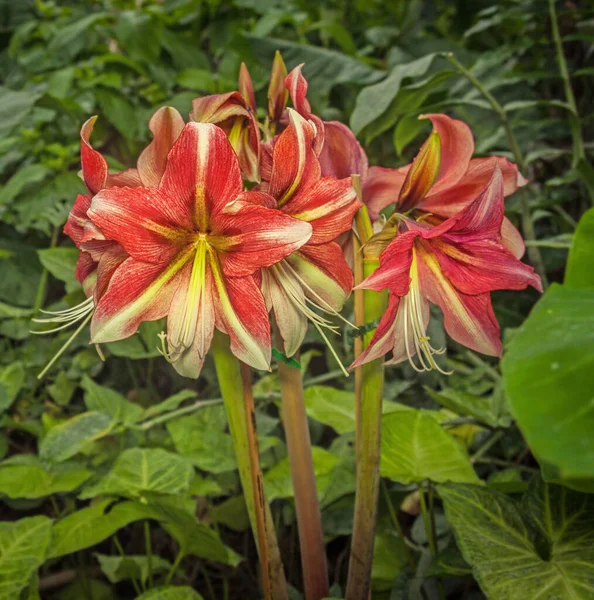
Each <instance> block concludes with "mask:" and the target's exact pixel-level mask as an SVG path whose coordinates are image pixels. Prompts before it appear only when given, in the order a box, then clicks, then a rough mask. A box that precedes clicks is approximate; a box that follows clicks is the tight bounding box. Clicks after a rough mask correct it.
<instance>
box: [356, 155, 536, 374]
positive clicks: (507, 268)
mask: <svg viewBox="0 0 594 600" xmlns="http://www.w3.org/2000/svg"><path fill="white" fill-rule="evenodd" d="M417 160H418V159H417ZM426 187H429V184H426ZM403 189H405V191H408V190H410V189H411V187H410V185H408V186H407V185H404V186H403ZM504 190H505V182H504V176H503V174H502V172H501V169H500V168H499V167H498V166H497V165H495V171H494V173H493V175H492V178H491V181H490V182H489V183H488V185H487V187H486V188H485V189H484V191H483V192H482V193H481V194H480V195H479V196H478V197H477V198H476V199H475V200H474V201H473V202H471V203H470V204H468V205H467V206H466V207H465V208H464V209H462V210H461V211H460V212H459V213H457V214H456V215H455V216H453V217H450V218H449V219H446V220H445V221H441V222H440V220H439V219H435V218H433V217H427V216H426V217H425V218H423V219H421V220H416V221H415V220H414V219H411V218H409V217H406V216H401V217H400V219H399V225H398V234H397V236H396V238H395V239H394V240H393V241H392V242H391V243H390V244H389V245H388V246H387V247H386V249H385V250H384V251H383V253H382V254H381V256H380V267H379V268H378V269H377V270H376V271H375V272H374V273H373V274H372V275H370V276H369V277H367V279H365V280H364V281H363V282H362V283H361V285H360V286H359V287H360V288H363V289H370V290H375V291H380V290H383V289H386V288H387V289H389V291H390V301H389V305H388V309H387V311H386V313H385V314H384V316H383V317H382V319H381V321H380V323H379V325H378V328H377V330H376V332H375V334H374V336H373V338H372V340H371V342H370V344H369V347H368V348H367V349H366V350H365V352H363V354H361V356H360V357H359V358H358V359H357V360H356V361H355V363H353V365H352V366H353V367H356V366H359V365H361V364H363V363H366V362H369V361H371V360H374V359H377V358H380V357H382V356H384V355H385V354H386V353H388V352H390V351H392V353H393V356H392V359H391V360H390V361H388V362H389V363H392V364H394V363H399V362H401V361H403V360H406V359H408V360H409V361H410V363H411V365H412V366H413V367H414V368H415V369H416V370H417V371H428V370H431V369H438V370H439V371H441V372H442V373H445V372H444V371H443V370H442V369H441V368H440V367H439V366H438V365H437V363H436V362H435V358H434V355H435V354H440V353H441V352H443V351H444V349H435V348H433V347H432V346H431V344H430V339H429V337H428V336H427V325H428V322H429V302H431V303H433V304H436V305H438V306H439V307H440V308H441V310H442V311H443V314H444V325H445V329H446V331H447V333H448V335H449V336H450V337H451V338H452V339H454V340H455V341H457V342H459V343H460V344H462V345H464V346H466V347H468V348H470V349H472V350H476V351H477V352H481V353H483V354H488V355H491V356H500V355H501V342H500V339H499V324H498V323H497V320H496V318H495V315H494V313H493V308H492V306H491V299H490V292H491V291H493V290H503V289H507V290H522V289H524V288H526V287H527V286H528V285H531V286H533V287H534V288H536V289H537V290H539V291H542V287H541V283H540V278H539V277H538V275H536V274H535V273H534V270H533V269H532V267H529V266H528V265H525V264H524V263H522V262H520V261H519V260H518V259H517V258H516V257H515V256H514V255H513V254H512V253H511V252H510V251H509V250H508V249H507V248H506V247H505V246H504V245H503V243H502V242H503V240H502V236H501V226H502V223H503V218H504V217H503V197H504ZM410 197H411V196H410V195H407V196H405V198H410ZM415 355H416V357H417V359H416V360H417V361H418V364H417V362H416V361H415V360H413V357H414V356H415Z"/></svg>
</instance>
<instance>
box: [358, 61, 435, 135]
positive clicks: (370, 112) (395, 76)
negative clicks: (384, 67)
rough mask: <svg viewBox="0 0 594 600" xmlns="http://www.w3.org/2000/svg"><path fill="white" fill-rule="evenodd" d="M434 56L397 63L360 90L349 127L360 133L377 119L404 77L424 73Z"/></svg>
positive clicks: (396, 91)
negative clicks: (379, 79) (378, 78)
mask: <svg viewBox="0 0 594 600" xmlns="http://www.w3.org/2000/svg"><path fill="white" fill-rule="evenodd" d="M434 58H435V54H428V55H427V56H423V57H422V58H419V59H417V60H414V61H412V62H410V63H406V64H403V65H397V66H395V67H394V68H393V69H392V71H391V72H390V74H389V75H388V76H387V77H386V78H385V79H384V80H383V81H381V82H380V83H376V84H374V85H370V86H368V87H366V88H364V89H363V90H361V92H359V95H358V96H357V101H356V104H355V110H353V114H352V115H351V122H350V123H351V129H352V130H353V131H354V132H355V134H356V135H358V134H359V133H361V131H363V129H364V128H365V127H367V126H368V125H370V124H371V123H373V122H374V121H375V120H376V119H379V118H380V117H381V116H382V115H383V114H384V113H385V112H386V111H387V110H388V108H389V107H390V104H391V103H392V101H393V100H394V98H396V96H397V95H398V92H399V91H400V86H401V85H402V81H403V80H404V78H405V77H420V76H422V75H424V74H425V73H426V72H427V70H428V69H429V67H430V66H431V63H432V62H433V59H434Z"/></svg>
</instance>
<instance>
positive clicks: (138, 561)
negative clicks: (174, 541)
mask: <svg viewBox="0 0 594 600" xmlns="http://www.w3.org/2000/svg"><path fill="white" fill-rule="evenodd" d="M94 556H95V558H96V559H97V560H98V561H99V564H100V565H101V570H102V571H103V573H104V574H105V576H106V577H107V579H109V581H111V583H118V582H119V581H125V580H126V579H137V580H139V581H141V582H142V584H143V585H144V584H146V581H147V579H148V577H149V561H148V558H147V557H146V556H145V555H140V556H134V555H131V554H127V555H126V556H107V555H105V554H95V555H94ZM170 567H171V564H170V563H169V561H167V560H165V559H164V558H161V557H160V556H155V555H153V556H152V557H151V569H152V571H153V572H154V573H159V572H162V571H168V570H169V569H170Z"/></svg>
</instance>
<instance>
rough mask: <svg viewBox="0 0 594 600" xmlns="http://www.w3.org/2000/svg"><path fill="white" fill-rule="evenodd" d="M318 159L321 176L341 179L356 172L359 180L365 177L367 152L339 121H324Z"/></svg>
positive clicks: (363, 179)
mask: <svg viewBox="0 0 594 600" xmlns="http://www.w3.org/2000/svg"><path fill="white" fill-rule="evenodd" d="M319 159H320V166H321V168H322V175H323V176H326V175H331V176H332V177H336V179H343V178H345V177H350V176H351V175H353V174H354V173H357V174H359V175H361V181H365V179H366V177H367V167H368V161H367V154H365V150H363V148H362V146H361V144H359V142H358V141H357V138H356V137H355V134H354V133H353V132H352V131H351V130H350V129H349V128H348V127H347V126H346V125H345V124H344V123H340V122H339V121H329V122H328V121H326V122H325V123H324V146H323V147H322V152H321V153H320V157H319Z"/></svg>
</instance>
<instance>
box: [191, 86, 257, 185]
mask: <svg viewBox="0 0 594 600" xmlns="http://www.w3.org/2000/svg"><path fill="white" fill-rule="evenodd" d="M244 77H245V76H244ZM246 85H247V84H246V83H244V84H242V89H244V93H246V95H247V96H248V99H247V100H246V98H244V97H243V96H242V94H241V93H240V92H229V93H228V94H212V95H210V96H203V97H202V98H196V99H195V100H194V101H193V102H192V112H191V113H190V119H191V120H192V121H196V122H197V123H214V124H215V125H218V126H219V127H221V128H222V129H223V130H224V131H225V133H226V134H227V137H228V138H229V141H230V142H231V146H233V150H235V153H236V154H237V157H238V158H239V164H240V166H241V170H242V171H243V173H244V174H245V176H246V177H247V179H248V180H249V181H260V130H259V129H258V121H257V120H256V115H255V112H254V110H253V108H252V106H251V102H253V101H254V98H253V88H251V91H250V89H249V88H247V87H245V86H246Z"/></svg>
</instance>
